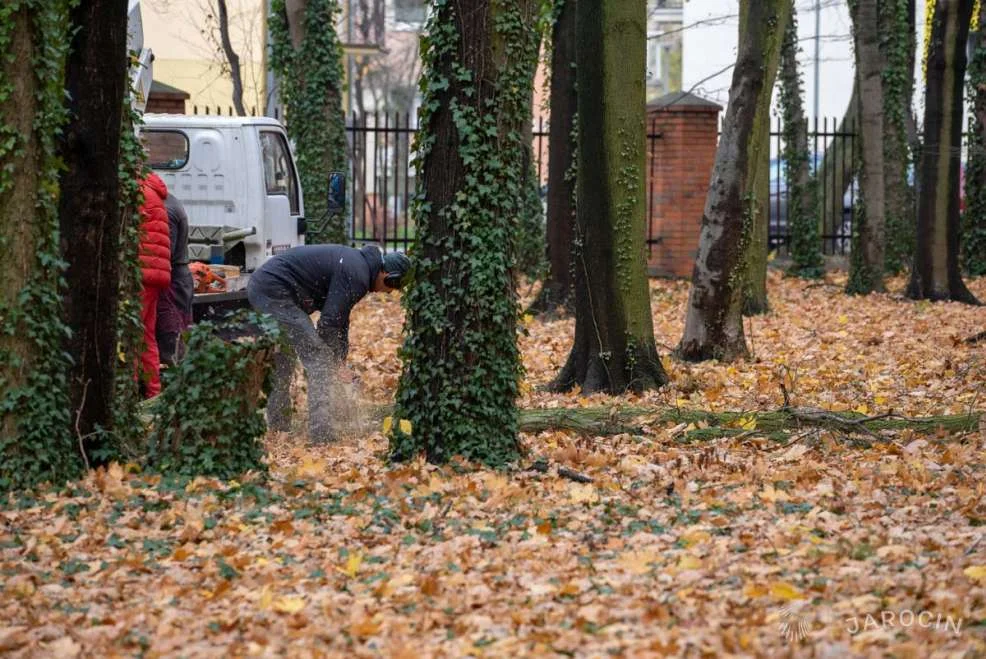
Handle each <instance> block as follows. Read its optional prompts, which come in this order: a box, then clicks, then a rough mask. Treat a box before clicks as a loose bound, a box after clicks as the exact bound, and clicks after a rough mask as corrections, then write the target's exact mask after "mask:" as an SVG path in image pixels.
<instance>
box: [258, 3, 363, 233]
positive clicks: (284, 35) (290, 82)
mask: <svg viewBox="0 0 986 659" xmlns="http://www.w3.org/2000/svg"><path fill="white" fill-rule="evenodd" d="M338 13H339V4H338V2H337V0H273V2H272V4H271V16H270V32H271V41H272V43H271V56H270V63H271V68H273V69H274V71H275V72H276V73H277V76H278V80H279V84H280V86H279V90H280V93H281V98H282V99H283V101H284V105H285V119H286V128H287V131H288V135H289V136H290V137H291V139H292V140H293V141H294V143H295V145H296V146H297V149H296V155H297V159H298V174H299V177H300V179H301V187H302V189H303V190H304V191H305V214H306V215H307V216H308V219H309V232H308V234H307V235H306V237H305V241H306V242H308V243H346V242H348V239H347V231H346V218H345V214H343V213H340V214H337V215H334V216H332V217H329V216H328V214H327V213H328V196H327V186H328V180H329V174H330V173H331V172H335V171H339V172H345V171H346V170H347V160H346V119H345V116H344V114H343V110H342V85H343V73H342V46H341V44H340V43H339V38H338V37H337V36H336V32H335V21H336V15H337V14H338Z"/></svg>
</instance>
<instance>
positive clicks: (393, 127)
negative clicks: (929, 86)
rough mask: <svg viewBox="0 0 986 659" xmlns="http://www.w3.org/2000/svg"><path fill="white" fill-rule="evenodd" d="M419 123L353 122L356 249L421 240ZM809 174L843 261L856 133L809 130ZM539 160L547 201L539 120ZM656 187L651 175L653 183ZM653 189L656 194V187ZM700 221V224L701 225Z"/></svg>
mask: <svg viewBox="0 0 986 659" xmlns="http://www.w3.org/2000/svg"><path fill="white" fill-rule="evenodd" d="M417 128H418V126H417V121H416V118H415V117H414V116H413V115H411V114H408V113H398V114H389V113H374V114H367V115H364V116H362V117H359V116H355V115H354V116H353V117H351V118H350V119H349V121H347V126H346V134H347V137H348V142H349V150H350V153H349V156H350V158H349V172H347V183H348V195H349V199H350V208H351V212H352V216H351V222H350V236H351V238H352V240H353V242H355V243H357V244H363V243H370V242H372V243H377V244H379V245H381V246H382V247H383V248H384V249H385V250H391V249H398V250H404V249H407V248H408V247H409V246H410V244H411V243H412V242H413V241H414V236H415V226H414V221H413V219H412V218H411V216H410V214H409V213H408V207H409V204H410V202H411V198H412V197H413V195H414V191H415V185H416V183H417V175H418V173H417V172H416V171H415V169H414V165H413V143H414V135H415V133H416V132H417ZM782 129H783V126H782V125H781V123H780V120H779V119H777V121H776V123H775V124H773V125H772V127H771V133H770V146H771V148H770V157H769V171H770V180H769V189H770V210H769V225H768V226H769V230H768V235H769V247H770V249H772V250H777V251H778V252H779V253H785V252H786V251H787V249H788V245H789V243H790V222H789V218H788V204H787V190H788V185H787V180H786V179H787V177H786V173H785V171H784V161H783V158H782V157H781V155H780V154H781V153H782V150H783V146H784V137H783V132H782ZM806 131H807V143H808V146H809V151H810V153H811V157H810V167H811V170H812V172H813V176H817V178H818V180H819V186H818V191H819V202H820V203H822V204H826V205H827V207H828V208H830V209H837V212H835V211H833V212H828V213H824V214H822V216H821V217H822V219H820V222H821V226H820V230H821V235H822V243H823V250H824V252H825V253H826V254H844V253H846V252H847V251H848V249H849V244H850V240H851V236H852V217H853V208H854V205H855V198H856V193H857V187H856V185H855V184H854V183H852V180H853V177H852V171H853V170H852V168H853V153H854V150H855V146H856V145H855V140H856V133H855V131H854V130H849V131H840V130H839V126H838V124H837V121H836V120H835V119H831V118H825V119H822V120H821V121H818V120H815V121H814V122H812V124H811V125H810V126H807V127H806ZM531 137H532V140H533V141H532V144H533V156H534V162H535V165H536V170H537V177H538V182H539V184H540V186H541V193H542V198H544V195H545V194H546V191H547V180H548V124H547V122H546V121H544V119H536V120H535V121H534V123H533V126H532V132H531ZM660 139H661V134H660V132H659V131H658V130H657V128H656V127H655V126H654V125H651V126H649V127H648V131H647V143H648V144H647V146H648V153H652V154H655V157H654V158H652V159H651V162H650V163H648V165H647V167H648V171H649V172H650V173H651V174H653V171H654V162H655V161H656V159H659V158H660ZM834 140H841V141H842V143H843V144H842V146H843V147H844V148H842V149H837V150H833V153H837V156H834V157H833V156H830V162H829V163H828V166H827V167H826V168H825V170H824V171H822V172H819V171H818V170H820V168H821V166H822V160H823V158H822V156H823V154H824V153H825V152H826V149H828V147H829V146H830V145H831V144H832V142H833V141H834ZM651 180H652V176H651ZM650 185H651V184H650V183H649V187H650ZM655 198H656V195H654V194H649V195H648V202H647V216H648V217H647V226H648V227H649V231H648V239H647V241H648V243H649V244H650V245H654V244H656V243H657V242H659V241H660V238H659V237H654V235H653V234H654V232H653V231H652V229H653V227H654V226H655V225H656V220H657V219H658V218H660V217H661V212H662V209H661V207H660V203H658V202H657V201H655ZM697 221H698V218H696V223H697Z"/></svg>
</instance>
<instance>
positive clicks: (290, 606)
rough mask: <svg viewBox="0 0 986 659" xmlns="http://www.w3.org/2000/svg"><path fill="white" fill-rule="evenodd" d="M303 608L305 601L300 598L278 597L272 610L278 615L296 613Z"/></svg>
mask: <svg viewBox="0 0 986 659" xmlns="http://www.w3.org/2000/svg"><path fill="white" fill-rule="evenodd" d="M303 608H305V600H303V599H301V598H300V597H279V598H278V599H277V600H276V601H275V602H274V610H275V611H277V612H278V613H297V612H298V611H301V610H302V609H303Z"/></svg>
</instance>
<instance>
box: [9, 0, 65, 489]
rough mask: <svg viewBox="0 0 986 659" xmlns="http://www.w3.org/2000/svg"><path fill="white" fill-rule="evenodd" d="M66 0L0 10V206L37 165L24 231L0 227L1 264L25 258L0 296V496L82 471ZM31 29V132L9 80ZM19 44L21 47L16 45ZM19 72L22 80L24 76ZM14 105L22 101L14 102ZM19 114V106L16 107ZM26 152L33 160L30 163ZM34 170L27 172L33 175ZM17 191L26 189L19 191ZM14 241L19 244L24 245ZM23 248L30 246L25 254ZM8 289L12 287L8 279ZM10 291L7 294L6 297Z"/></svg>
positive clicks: (25, 1) (33, 0) (28, 1)
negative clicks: (65, 176) (68, 165)
mask: <svg viewBox="0 0 986 659" xmlns="http://www.w3.org/2000/svg"><path fill="white" fill-rule="evenodd" d="M70 5H71V3H70V2H67V1H65V0H60V1H52V0H22V1H17V0H13V1H8V2H5V3H4V4H3V5H2V6H0V53H3V55H2V58H3V64H4V65H3V66H2V67H0V109H2V110H3V115H0V159H2V160H3V162H4V163H5V164H4V167H3V168H0V200H6V199H8V198H9V196H10V195H11V194H12V192H13V191H14V189H15V187H16V186H19V185H30V184H29V183H26V182H25V181H23V180H19V179H21V178H22V175H23V174H24V171H23V168H24V167H25V166H26V167H31V168H34V167H37V173H36V174H35V176H36V179H35V181H34V183H35V188H34V189H33V190H31V191H30V192H33V193H35V196H34V198H33V200H32V201H33V202H34V208H33V217H27V218H20V219H21V221H23V222H25V223H27V225H28V227H29V229H28V230H27V231H24V232H17V233H14V232H11V231H10V228H11V227H12V225H8V227H4V228H2V229H0V252H2V253H3V254H4V258H5V259H11V258H14V256H13V255H14V254H24V253H26V254H30V255H33V258H31V257H28V259H29V262H28V263H25V264H24V265H25V266H26V267H27V268H28V273H29V274H28V275H27V277H26V282H25V283H24V286H23V287H22V288H21V289H20V290H17V291H4V295H3V297H2V298H0V365H2V366H0V465H2V471H0V491H5V490H10V489H15V488H22V487H30V486H33V485H36V484H39V483H42V482H44V481H51V482H56V483H59V482H64V481H65V480H66V479H70V478H74V477H76V476H78V475H79V473H80V472H81V469H82V459H81V454H80V452H79V451H78V449H77V448H76V447H75V442H74V441H73V437H72V436H71V433H70V421H71V420H70V415H69V400H68V383H67V379H66V373H67V372H68V365H69V360H70V357H69V356H68V355H66V354H65V353H64V351H63V350H62V339H63V337H64V336H65V333H66V332H67V331H68V328H67V327H66V326H65V323H64V321H63V320H62V318H61V315H60V314H61V308H62V288H63V286H64V278H63V276H62V273H63V272H64V269H65V263H64V262H63V261H62V260H61V254H60V251H59V237H58V201H57V196H58V167H59V161H58V158H57V155H56V146H55V137H56V135H57V134H58V132H59V130H60V129H61V126H62V125H63V124H64V123H65V121H66V119H67V112H66V108H65V104H64V99H65V96H64V88H65V84H64V78H65V70H64V66H65V59H66V55H67V52H68V46H69V38H68V26H69V20H68V11H69V7H70ZM19 22H22V23H24V22H26V23H28V24H29V29H28V30H26V35H25V34H24V32H22V33H21V35H20V38H21V39H29V40H30V44H29V47H30V53H31V62H30V72H29V73H27V76H33V79H31V80H30V81H29V82H27V81H25V82H23V83H22V84H25V85H27V86H28V88H29V91H28V92H27V93H29V94H32V93H33V97H34V98H33V102H34V104H35V108H34V110H35V112H34V116H33V117H32V120H33V122H32V123H33V125H32V129H33V130H26V131H22V130H18V129H17V128H16V126H15V125H14V124H13V123H8V122H13V121H16V120H17V118H15V117H12V116H10V114H8V113H9V112H11V110H13V109H14V108H17V107H18V105H17V100H18V99H17V94H18V93H20V94H22V95H23V94H24V92H23V91H20V92H18V90H16V89H15V82H16V81H15V79H14V76H16V75H17V74H18V71H17V69H18V68H20V67H23V66H24V65H23V63H21V64H20V65H19V66H18V65H17V64H16V62H15V60H16V58H17V56H18V51H19V50H23V48H20V49H19V48H17V47H15V41H16V40H17V38H18V37H17V35H16V31H17V30H18V29H19V28H20V29H23V25H21V26H18V23H19ZM22 46H23V44H22ZM21 75H25V74H24V72H21ZM20 100H23V98H22V99H20ZM20 109H21V110H23V108H20ZM32 156H33V157H32ZM32 174H33V172H32ZM21 192H24V191H23V190H22V191H21ZM20 241H26V242H28V243H29V244H28V245H25V244H24V243H22V242H20ZM25 248H27V249H25ZM6 285H10V284H9V283H6ZM8 293H9V294H8Z"/></svg>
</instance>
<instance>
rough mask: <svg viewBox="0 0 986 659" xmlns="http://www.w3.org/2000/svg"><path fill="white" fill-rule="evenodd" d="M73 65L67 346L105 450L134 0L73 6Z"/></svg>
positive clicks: (68, 75) (67, 134)
mask: <svg viewBox="0 0 986 659" xmlns="http://www.w3.org/2000/svg"><path fill="white" fill-rule="evenodd" d="M71 20H72V25H73V26H75V27H76V28H77V29H76V30H75V31H74V32H73V36H72V44H71V52H70V54H69V56H68V62H67V64H66V70H65V88H66V90H67V92H68V94H67V98H68V110H69V120H68V125H67V126H66V127H65V130H64V132H63V133H62V139H61V141H60V143H59V153H60V156H61V158H62V160H63V162H64V163H65V168H64V169H63V170H62V175H61V195H60V197H59V207H58V214H59V219H60V228H61V247H62V257H63V258H64V259H65V261H66V262H67V264H68V269H67V270H66V272H65V279H66V282H67V286H66V287H65V305H64V314H65V315H64V317H65V323H66V325H68V327H69V329H70V330H71V332H72V333H71V335H69V336H67V337H66V338H65V351H66V352H67V353H68V354H70V355H72V357H73V359H74V361H73V364H72V368H71V370H70V371H69V393H70V396H71V410H72V414H73V415H74V417H73V418H74V422H75V426H76V428H77V431H78V432H79V433H80V434H81V435H82V436H84V437H89V438H90V439H89V441H88V442H87V444H88V447H87V448H89V449H94V450H95V449H99V448H100V446H99V445H100V444H101V443H102V440H103V437H101V436H100V432H99V431H100V430H104V431H109V430H111V429H112V427H113V413H114V412H113V406H114V396H115V389H114V379H115V373H116V364H117V318H118V287H119V283H120V233H121V226H122V213H123V210H122V207H121V203H120V202H121V199H120V185H119V165H120V126H121V122H122V121H123V102H124V90H125V88H126V77H127V75H126V74H127V61H128V58H127V0H86V1H84V2H80V3H78V4H77V5H75V6H74V7H73V8H72V10H71Z"/></svg>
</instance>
